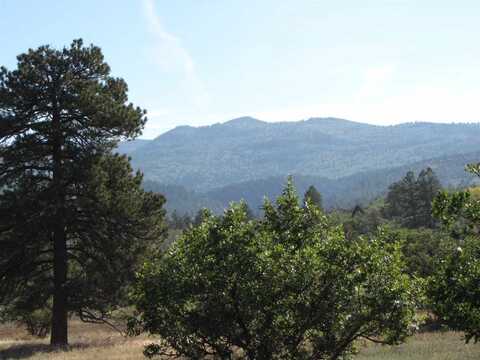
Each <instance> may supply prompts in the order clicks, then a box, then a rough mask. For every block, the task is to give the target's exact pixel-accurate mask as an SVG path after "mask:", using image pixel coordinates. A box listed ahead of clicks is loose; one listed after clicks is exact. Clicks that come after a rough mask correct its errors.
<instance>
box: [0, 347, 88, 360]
mask: <svg viewBox="0 0 480 360" xmlns="http://www.w3.org/2000/svg"><path fill="white" fill-rule="evenodd" d="M91 346H92V345H91V344H73V345H69V346H67V347H58V346H51V345H48V344H29V343H25V344H18V345H12V346H10V347H9V348H7V349H3V350H0V359H1V360H4V359H26V358H29V357H31V356H33V355H35V354H39V353H40V354H48V353H55V352H68V351H70V350H75V349H85V348H88V347H91Z"/></svg>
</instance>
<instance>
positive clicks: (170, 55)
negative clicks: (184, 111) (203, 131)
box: [143, 0, 209, 107]
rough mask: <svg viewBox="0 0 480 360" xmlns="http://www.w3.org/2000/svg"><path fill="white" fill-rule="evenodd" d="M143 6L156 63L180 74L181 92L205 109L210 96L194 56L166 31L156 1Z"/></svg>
mask: <svg viewBox="0 0 480 360" xmlns="http://www.w3.org/2000/svg"><path fill="white" fill-rule="evenodd" d="M143 4H144V10H145V16H146V19H147V24H148V27H149V30H150V32H151V33H152V35H153V36H154V38H155V45H154V49H153V53H154V57H155V61H156V63H157V64H158V65H159V66H160V68H161V69H162V71H164V72H168V73H178V74H179V75H180V79H179V83H180V84H179V85H180V87H181V91H182V92H184V93H188V96H189V97H190V100H191V101H192V102H193V105H194V106H196V107H205V106H206V105H207V104H208V102H209V96H208V93H207V92H206V90H205V87H204V86H203V83H202V82H201V80H200V78H199V77H198V75H197V72H196V69H195V62H194V61H193V58H192V56H191V55H190V53H189V52H188V50H187V49H186V48H185V47H184V46H183V45H182V42H181V39H180V38H178V37H177V36H175V35H173V34H171V33H169V32H168V31H167V30H165V28H164V26H163V24H162V22H161V19H160V17H159V16H158V15H157V13H156V8H155V1H154V0H144V1H143Z"/></svg>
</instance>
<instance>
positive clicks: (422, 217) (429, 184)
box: [384, 168, 441, 228]
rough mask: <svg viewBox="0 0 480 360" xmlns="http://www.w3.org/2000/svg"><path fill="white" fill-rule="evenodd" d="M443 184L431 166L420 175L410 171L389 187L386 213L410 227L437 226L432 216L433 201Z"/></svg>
mask: <svg viewBox="0 0 480 360" xmlns="http://www.w3.org/2000/svg"><path fill="white" fill-rule="evenodd" d="M440 189H441V186H440V182H439V181H438V179H437V177H436V175H435V173H434V171H433V170H432V169H430V168H427V169H424V170H422V171H421V172H420V174H419V175H418V177H416V176H415V174H414V173H413V172H412V171H409V172H408V173H407V174H406V175H405V177H404V178H403V179H402V180H400V181H398V182H396V183H393V184H392V185H391V186H390V187H389V191H388V193H387V196H386V199H385V211H384V213H385V215H386V216H387V217H388V218H391V219H394V220H397V221H398V222H399V223H400V224H401V225H402V226H405V227H408V228H418V227H429V228H432V227H434V226H435V219H434V218H433V216H432V201H433V199H434V198H435V196H436V195H437V194H438V192H439V191H440Z"/></svg>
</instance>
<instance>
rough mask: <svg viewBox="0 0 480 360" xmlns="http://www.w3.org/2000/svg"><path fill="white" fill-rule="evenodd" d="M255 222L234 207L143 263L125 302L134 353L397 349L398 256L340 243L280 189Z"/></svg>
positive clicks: (408, 287)
mask: <svg viewBox="0 0 480 360" xmlns="http://www.w3.org/2000/svg"><path fill="white" fill-rule="evenodd" d="M264 211H265V215H264V218H263V219H259V220H248V219H247V215H246V209H245V204H237V205H232V206H231V207H230V208H229V209H228V210H227V211H226V212H225V214H224V216H223V217H214V216H212V215H209V214H208V213H205V216H204V219H203V221H202V223H201V224H200V225H199V226H197V227H194V228H191V229H190V230H188V231H187V232H186V233H185V234H184V235H183V236H182V237H181V238H180V240H178V241H177V242H176V243H175V244H173V246H172V247H171V248H170V249H169V250H168V251H167V252H166V253H164V254H163V255H162V256H161V257H160V258H153V259H152V260H150V261H148V262H146V264H145V266H144V268H143V270H142V272H141V273H140V276H139V279H138V286H137V288H136V292H135V294H136V295H135V296H136V303H137V306H138V309H139V310H140V312H141V324H142V325H143V329H144V330H147V331H148V332H150V333H152V334H158V335H160V337H161V339H162V340H161V341H160V342H159V343H157V344H152V345H150V346H147V348H146V349H145V354H146V355H147V356H149V357H150V356H154V355H160V354H166V353H170V354H171V355H172V352H174V355H181V356H186V357H188V358H194V359H201V358H205V357H207V356H209V355H213V356H214V357H215V358H219V359H232V358H233V354H234V353H235V356H236V357H238V358H242V359H251V360H253V359H338V358H340V357H342V356H344V355H346V354H348V353H351V352H352V351H353V350H354V342H355V340H356V339H360V338H364V339H370V340H374V341H377V342H382V343H386V344H396V343H398V342H400V341H402V340H403V339H404V338H405V336H406V335H407V333H408V327H409V324H410V322H411V321H412V319H413V315H414V308H413V296H414V294H413V292H412V283H411V281H410V280H409V277H408V276H407V275H405V274H404V273H403V271H402V266H403V264H402V261H401V258H400V252H399V248H398V246H397V245H395V244H388V243H387V242H385V241H383V240H382V239H381V238H378V239H374V240H366V239H363V238H360V239H357V240H356V241H349V240H346V239H345V238H344V236H343V231H342V229H341V228H335V227H331V226H330V225H328V221H327V219H326V218H325V217H324V216H323V215H322V213H321V212H320V210H319V209H318V208H317V207H305V208H304V207H302V206H300V205H299V204H298V198H297V196H296V194H295V191H294V188H293V186H292V184H291V183H290V182H289V184H288V186H287V188H286V189H285V190H284V192H283V195H281V196H280V197H279V198H278V199H277V202H276V205H274V204H272V203H270V202H268V201H266V202H265V205H264Z"/></svg>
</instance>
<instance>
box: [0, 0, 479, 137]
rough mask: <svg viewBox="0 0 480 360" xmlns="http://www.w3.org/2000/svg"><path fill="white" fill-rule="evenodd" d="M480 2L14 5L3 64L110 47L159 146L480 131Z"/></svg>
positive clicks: (1, 8)
mask: <svg viewBox="0 0 480 360" xmlns="http://www.w3.org/2000/svg"><path fill="white" fill-rule="evenodd" d="M479 19H480V1H478V0H476V1H473V0H472V1H467V0H457V1H453V0H448V1H446V0H435V1H433V0H432V1H430V0H383V1H382V0H377V1H373V0H362V1H360V0H350V1H347V0H344V1H342V0H338V1H314V0H303V1H302V0H297V1H293V0H290V1H280V0H276V1H274V0H256V1H253V0H223V1H220V0H189V1H186V0H184V1H182V0H175V1H166V0H116V1H114V0H82V1H73V0H64V1H60V0H56V1H53V0H41V1H40V0H0V64H2V65H6V66H7V67H9V68H12V67H13V66H14V65H15V56H16V55H17V54H19V53H21V52H23V51H25V50H26V49H28V48H29V47H37V46H39V45H42V44H46V43H48V44H52V45H54V46H56V47H61V46H64V45H68V44H69V43H70V42H71V40H72V39H74V38H78V37H82V38H83V39H84V41H85V42H86V43H94V44H96V45H99V46H100V47H102V49H103V51H104V54H105V56H106V60H107V62H108V63H109V64H110V65H111V67H112V70H113V74H114V75H116V76H121V77H123V78H125V79H126V81H127V82H128V84H129V87H130V98H131V100H132V101H134V103H135V104H137V105H140V106H142V107H144V108H146V109H147V110H148V111H149V114H150V115H149V118H150V120H149V123H148V124H147V128H146V130H145V132H144V136H145V137H153V136H155V135H158V134H159V133H161V132H163V131H166V130H169V129H171V128H173V127H175V126H177V125H183V124H189V125H193V126H198V125H205V124H211V123H215V122H223V121H226V120H228V119H231V118H234V117H239V116H244V115H250V116H254V117H257V118H259V119H262V120H267V121H285V120H300V119H304V118H309V117H316V116H335V117H343V118H348V119H351V120H356V121H363V122H369V123H373V124H394V123H399V122H406V121H436V122H452V121H454V122H458V121H480V87H479V84H480V41H479V35H480V20H479Z"/></svg>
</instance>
